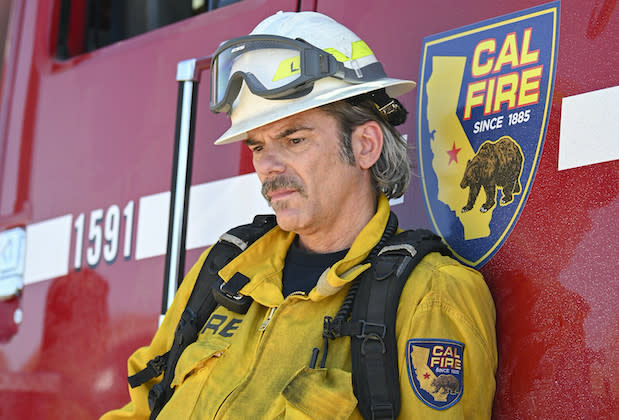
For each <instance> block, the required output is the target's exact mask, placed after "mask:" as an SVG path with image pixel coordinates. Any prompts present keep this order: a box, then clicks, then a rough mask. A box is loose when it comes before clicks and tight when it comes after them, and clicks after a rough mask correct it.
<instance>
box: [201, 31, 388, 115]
mask: <svg viewBox="0 0 619 420" xmlns="http://www.w3.org/2000/svg"><path fill="white" fill-rule="evenodd" d="M325 77H335V78H338V79H341V80H344V81H346V82H349V83H364V82H368V81H371V80H376V79H380V78H382V77H386V74H385V71H384V70H383V67H382V65H381V64H380V63H379V62H378V61H374V62H373V63H371V64H369V65H367V66H365V67H362V68H357V69H350V68H347V67H345V66H344V63H342V62H340V61H338V60H337V59H336V58H335V56H334V55H332V54H330V53H328V52H326V51H324V50H321V49H320V48H317V47H315V46H313V45H311V44H309V43H307V42H305V41H303V40H300V39H299V40H295V39H290V38H286V37H282V36H277V35H248V36H244V37H240V38H235V39H232V40H230V41H227V42H225V43H224V44H222V45H221V46H220V47H219V48H218V49H217V51H215V54H214V55H213V61H212V64H211V96H210V107H211V111H213V112H230V111H231V109H232V104H233V103H234V101H235V99H236V98H237V96H238V94H239V92H240V90H241V86H242V84H243V81H245V83H246V84H247V87H248V88H249V90H250V91H251V92H252V93H253V94H254V95H258V96H261V97H263V98H267V99H293V98H299V97H301V96H304V95H307V94H308V93H309V92H311V90H312V88H313V86H314V82H315V81H317V80H319V79H322V78H325Z"/></svg>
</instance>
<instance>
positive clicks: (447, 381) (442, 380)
mask: <svg viewBox="0 0 619 420" xmlns="http://www.w3.org/2000/svg"><path fill="white" fill-rule="evenodd" d="M432 386H433V387H434V393H435V394H436V393H437V392H439V391H440V392H441V393H442V394H448V393H449V394H457V393H458V392H460V382H459V381H458V378H456V377H455V376H453V375H438V377H437V378H435V379H434V380H433V381H432Z"/></svg>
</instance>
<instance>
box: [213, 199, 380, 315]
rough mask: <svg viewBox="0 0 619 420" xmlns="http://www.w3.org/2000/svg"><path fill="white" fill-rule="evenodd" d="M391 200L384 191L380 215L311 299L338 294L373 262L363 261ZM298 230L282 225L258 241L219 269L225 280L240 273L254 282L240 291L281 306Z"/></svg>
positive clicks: (374, 241) (315, 288) (373, 244)
mask: <svg viewBox="0 0 619 420" xmlns="http://www.w3.org/2000/svg"><path fill="white" fill-rule="evenodd" d="M389 213H390V207H389V200H388V199H387V197H385V196H384V195H383V194H380V196H379V199H378V206H377V211H376V214H375V215H374V216H373V217H372V219H370V221H369V222H368V224H367V225H366V226H365V227H364V228H363V229H362V230H361V232H360V233H359V235H357V237H356V238H355V240H354V242H353V244H352V245H351V247H350V250H349V251H348V253H347V254H346V256H345V257H344V258H343V259H342V260H340V261H338V262H337V263H335V264H334V265H333V266H332V267H331V268H330V269H329V270H328V271H326V272H325V273H323V275H322V276H321V277H320V279H319V282H318V284H317V285H316V287H314V289H312V291H311V292H310V293H309V298H310V299H311V300H320V299H324V298H325V297H326V296H329V295H332V294H335V293H337V292H338V291H339V290H340V289H341V288H343V287H344V286H345V285H346V284H347V283H349V282H350V281H351V280H353V279H354V278H356V277H357V276H358V275H359V274H361V273H362V272H363V271H365V270H366V269H367V268H368V267H369V264H362V262H363V260H364V259H365V258H366V257H367V255H368V254H369V253H370V251H371V250H372V248H374V246H376V244H377V243H378V241H379V240H380V238H381V236H382V234H383V232H384V230H385V227H386V225H387V220H388V218H389ZM294 237H295V233H294V232H286V231H284V230H282V229H280V228H279V227H278V226H276V227H275V228H273V229H272V230H271V231H269V232H267V233H266V234H265V235H264V236H262V237H261V238H260V239H258V240H257V241H256V242H254V243H253V244H252V245H251V246H250V247H249V248H247V249H246V250H245V251H244V252H243V253H241V254H240V255H239V256H238V257H236V258H235V259H234V260H232V261H231V262H230V263H229V264H228V265H226V266H225V267H224V268H222V269H221V270H220V271H219V275H220V276H221V278H222V279H223V280H224V281H228V280H229V279H230V278H231V277H232V276H233V275H234V274H236V273H237V272H240V273H241V274H243V275H245V276H247V277H249V278H250V279H251V281H250V282H249V283H248V284H247V285H245V287H243V288H242V289H241V290H240V292H241V293H242V294H244V295H248V296H251V297H252V298H253V299H254V300H255V301H257V302H259V303H260V304H262V305H264V306H271V307H272V306H279V305H280V304H281V303H282V302H283V300H284V298H283V296H282V292H281V290H282V269H283V267H284V260H285V258H286V253H287V252H288V248H289V247H290V244H291V243H292V241H293V240H294Z"/></svg>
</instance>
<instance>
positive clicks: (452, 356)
mask: <svg viewBox="0 0 619 420" xmlns="http://www.w3.org/2000/svg"><path fill="white" fill-rule="evenodd" d="M463 355H464V344H462V343H459V342H457V341H452V340H439V339H419V338H415V339H411V340H408V342H407V343H406V364H407V368H408V379H409V380H410V383H411V386H412V387H413V390H414V391H415V394H416V395H417V396H418V397H419V399H420V400H421V401H423V402H424V403H425V404H426V405H428V406H430V407H432V408H435V409H437V410H444V409H446V408H449V407H451V406H452V405H454V404H455V403H457V402H458V401H459V400H460V397H462V392H463V385H464V383H463V380H462V371H463V368H464V366H463Z"/></svg>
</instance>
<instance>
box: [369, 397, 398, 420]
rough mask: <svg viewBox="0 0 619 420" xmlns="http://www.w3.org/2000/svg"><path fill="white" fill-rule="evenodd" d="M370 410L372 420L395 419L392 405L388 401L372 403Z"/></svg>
mask: <svg viewBox="0 0 619 420" xmlns="http://www.w3.org/2000/svg"><path fill="white" fill-rule="evenodd" d="M370 409H371V410H372V420H379V419H394V418H395V413H394V412H393V404H391V403H390V402H388V401H385V402H377V403H374V404H372V405H371V407H370Z"/></svg>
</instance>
